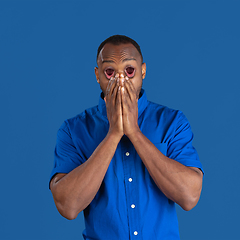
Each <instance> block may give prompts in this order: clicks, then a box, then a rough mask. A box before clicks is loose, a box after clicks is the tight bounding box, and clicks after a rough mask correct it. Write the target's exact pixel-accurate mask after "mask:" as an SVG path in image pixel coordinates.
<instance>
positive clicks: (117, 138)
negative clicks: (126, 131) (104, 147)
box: [107, 129, 123, 143]
mask: <svg viewBox="0 0 240 240" xmlns="http://www.w3.org/2000/svg"><path fill="white" fill-rule="evenodd" d="M122 136H123V134H121V133H119V132H117V131H113V130H110V129H109V131H108V134H107V138H109V139H110V140H111V141H113V142H117V143H119V141H120V140H121V138H122Z"/></svg>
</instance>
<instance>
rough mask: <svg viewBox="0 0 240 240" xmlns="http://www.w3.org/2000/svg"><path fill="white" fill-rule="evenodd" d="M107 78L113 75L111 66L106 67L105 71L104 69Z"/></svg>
mask: <svg viewBox="0 0 240 240" xmlns="http://www.w3.org/2000/svg"><path fill="white" fill-rule="evenodd" d="M104 73H105V75H106V77H107V79H110V78H111V77H112V76H113V75H114V69H112V68H107V69H106V70H105V71H104Z"/></svg>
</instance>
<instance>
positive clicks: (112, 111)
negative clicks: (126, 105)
mask: <svg viewBox="0 0 240 240" xmlns="http://www.w3.org/2000/svg"><path fill="white" fill-rule="evenodd" d="M104 100H105V103H106V108H107V117H108V121H109V125H110V126H109V133H113V134H117V135H118V136H119V137H120V138H121V137H122V136H123V134H124V133H123V120H122V103H121V87H120V85H119V78H118V75H116V76H115V77H114V78H111V79H110V81H109V83H108V86H107V90H106V96H105V97H104Z"/></svg>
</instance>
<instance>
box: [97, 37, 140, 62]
mask: <svg viewBox="0 0 240 240" xmlns="http://www.w3.org/2000/svg"><path fill="white" fill-rule="evenodd" d="M106 43H112V44H114V45H120V44H125V43H131V44H132V45H133V46H134V47H135V48H136V49H137V50H138V52H139V53H140V55H141V59H142V62H143V56H142V52H141V48H140V46H139V45H138V43H137V42H136V41H134V40H133V39H132V38H130V37H127V36H125V35H113V36H111V37H109V38H107V39H106V40H104V41H103V42H102V43H101V44H100V45H99V47H98V51H97V60H98V56H99V53H100V52H101V50H102V48H103V47H104V45H105V44H106Z"/></svg>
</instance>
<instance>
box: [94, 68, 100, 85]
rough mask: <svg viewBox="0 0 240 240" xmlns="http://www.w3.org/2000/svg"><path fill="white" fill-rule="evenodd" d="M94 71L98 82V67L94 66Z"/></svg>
mask: <svg viewBox="0 0 240 240" xmlns="http://www.w3.org/2000/svg"><path fill="white" fill-rule="evenodd" d="M94 71H95V75H96V79H97V82H98V83H99V73H98V68H97V67H95V68H94Z"/></svg>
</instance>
